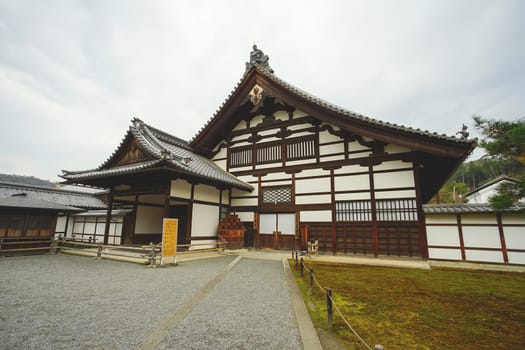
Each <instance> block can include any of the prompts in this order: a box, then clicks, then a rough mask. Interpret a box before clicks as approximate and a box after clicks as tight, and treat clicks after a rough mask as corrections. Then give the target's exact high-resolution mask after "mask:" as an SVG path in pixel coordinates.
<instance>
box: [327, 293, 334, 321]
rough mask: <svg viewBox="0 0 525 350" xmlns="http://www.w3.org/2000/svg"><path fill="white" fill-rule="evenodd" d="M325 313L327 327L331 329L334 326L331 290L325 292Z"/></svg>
mask: <svg viewBox="0 0 525 350" xmlns="http://www.w3.org/2000/svg"><path fill="white" fill-rule="evenodd" d="M326 311H327V313H328V327H330V328H332V326H333V325H334V310H333V308H332V290H331V289H330V288H328V289H327V290H326Z"/></svg>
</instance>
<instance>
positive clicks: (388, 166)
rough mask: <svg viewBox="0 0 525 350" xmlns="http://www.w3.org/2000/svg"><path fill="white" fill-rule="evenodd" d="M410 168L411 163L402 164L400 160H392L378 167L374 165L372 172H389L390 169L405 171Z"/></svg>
mask: <svg viewBox="0 0 525 350" xmlns="http://www.w3.org/2000/svg"><path fill="white" fill-rule="evenodd" d="M406 168H412V163H407V162H402V161H400V160H394V161H389V162H383V163H381V164H378V165H374V171H378V170H391V169H406Z"/></svg>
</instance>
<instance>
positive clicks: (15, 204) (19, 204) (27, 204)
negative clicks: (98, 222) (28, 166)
mask: <svg viewBox="0 0 525 350" xmlns="http://www.w3.org/2000/svg"><path fill="white" fill-rule="evenodd" d="M0 208H24V209H41V210H49V211H83V210H84V209H81V208H75V207H70V206H66V205H62V204H58V203H53V202H49V201H45V200H41V199H37V198H32V197H28V196H27V195H26V194H25V193H21V194H15V195H13V196H11V197H5V198H0Z"/></svg>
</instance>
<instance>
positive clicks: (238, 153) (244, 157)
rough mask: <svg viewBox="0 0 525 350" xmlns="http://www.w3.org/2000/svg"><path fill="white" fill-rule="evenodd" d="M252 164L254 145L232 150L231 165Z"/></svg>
mask: <svg viewBox="0 0 525 350" xmlns="http://www.w3.org/2000/svg"><path fill="white" fill-rule="evenodd" d="M246 165H252V147H251V146H246V147H239V148H236V149H233V150H231V152H230V166H231V167H240V166H246Z"/></svg>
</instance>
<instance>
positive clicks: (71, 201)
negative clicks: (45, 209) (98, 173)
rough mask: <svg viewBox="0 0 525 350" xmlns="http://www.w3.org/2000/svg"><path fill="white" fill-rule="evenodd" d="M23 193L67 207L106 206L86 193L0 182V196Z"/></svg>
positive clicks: (28, 196) (95, 207)
mask: <svg viewBox="0 0 525 350" xmlns="http://www.w3.org/2000/svg"><path fill="white" fill-rule="evenodd" d="M24 193H25V194H26V195H27V198H32V199H35V200H40V201H46V202H50V203H56V204H58V205H62V206H67V207H78V208H84V209H104V208H106V205H105V204H104V202H102V201H101V200H100V199H98V198H96V197H95V196H93V195H91V194H88V193H82V192H76V191H70V190H61V189H55V188H49V187H42V186H32V185H24V184H14V183H8V182H0V198H7V197H12V196H13V195H20V194H24Z"/></svg>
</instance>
